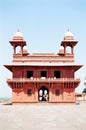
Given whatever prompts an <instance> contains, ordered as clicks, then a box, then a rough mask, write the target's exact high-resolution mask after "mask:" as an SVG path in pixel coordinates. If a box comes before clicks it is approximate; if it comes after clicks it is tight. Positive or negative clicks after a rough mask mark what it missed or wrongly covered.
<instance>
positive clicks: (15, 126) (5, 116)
mask: <svg viewBox="0 0 86 130" xmlns="http://www.w3.org/2000/svg"><path fill="white" fill-rule="evenodd" d="M0 130H86V102H81V103H80V105H76V104H44V103H42V104H40V103H39V104H27V105H25V104H22V105H20V104H17V105H3V104H0Z"/></svg>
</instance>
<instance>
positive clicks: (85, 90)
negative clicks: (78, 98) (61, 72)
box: [82, 77, 86, 94]
mask: <svg viewBox="0 0 86 130" xmlns="http://www.w3.org/2000/svg"><path fill="white" fill-rule="evenodd" d="M84 85H85V88H84V89H83V91H82V93H85V94H86V77H85V81H84Z"/></svg>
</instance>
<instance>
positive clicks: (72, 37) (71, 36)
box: [64, 29, 74, 40]
mask: <svg viewBox="0 0 86 130" xmlns="http://www.w3.org/2000/svg"><path fill="white" fill-rule="evenodd" d="M64 40H74V36H73V34H72V33H71V32H70V30H69V29H67V32H66V33H65V35H64Z"/></svg>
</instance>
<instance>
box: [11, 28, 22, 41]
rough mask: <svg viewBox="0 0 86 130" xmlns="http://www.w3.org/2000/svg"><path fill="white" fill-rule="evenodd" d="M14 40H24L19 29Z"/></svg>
mask: <svg viewBox="0 0 86 130" xmlns="http://www.w3.org/2000/svg"><path fill="white" fill-rule="evenodd" d="M13 40H14V41H23V35H22V33H21V32H20V31H19V30H18V32H16V34H15V35H14V36H13Z"/></svg>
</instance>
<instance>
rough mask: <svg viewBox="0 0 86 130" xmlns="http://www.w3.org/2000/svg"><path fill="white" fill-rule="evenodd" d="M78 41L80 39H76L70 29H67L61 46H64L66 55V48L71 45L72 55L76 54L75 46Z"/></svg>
mask: <svg viewBox="0 0 86 130" xmlns="http://www.w3.org/2000/svg"><path fill="white" fill-rule="evenodd" d="M77 43H78V41H76V40H75V39H74V36H73V34H72V33H71V32H70V31H69V29H68V30H67V32H66V33H65V35H64V40H63V41H62V42H61V46H63V47H64V55H66V54H67V53H66V52H67V51H66V48H67V47H68V46H69V47H70V48H71V55H74V46H75V45H76V44H77Z"/></svg>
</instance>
